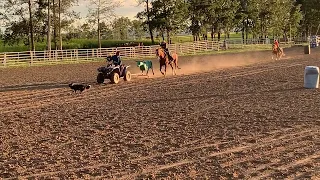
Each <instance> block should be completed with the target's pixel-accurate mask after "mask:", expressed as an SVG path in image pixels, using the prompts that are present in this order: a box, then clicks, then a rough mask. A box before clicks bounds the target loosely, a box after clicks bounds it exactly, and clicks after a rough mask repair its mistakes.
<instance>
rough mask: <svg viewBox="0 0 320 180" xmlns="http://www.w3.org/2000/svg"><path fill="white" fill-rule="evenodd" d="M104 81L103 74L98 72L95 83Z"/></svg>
mask: <svg viewBox="0 0 320 180" xmlns="http://www.w3.org/2000/svg"><path fill="white" fill-rule="evenodd" d="M103 82H104V76H103V74H102V73H99V74H98V76H97V83H99V84H102V83H103Z"/></svg>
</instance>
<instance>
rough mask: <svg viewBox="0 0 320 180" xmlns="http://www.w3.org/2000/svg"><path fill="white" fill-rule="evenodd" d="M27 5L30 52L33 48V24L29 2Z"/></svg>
mask: <svg viewBox="0 0 320 180" xmlns="http://www.w3.org/2000/svg"><path fill="white" fill-rule="evenodd" d="M28 5H29V18H30V20H29V29H30V36H31V37H30V41H31V47H30V50H31V51H34V50H35V47H34V38H33V23H32V11H31V0H29V1H28Z"/></svg>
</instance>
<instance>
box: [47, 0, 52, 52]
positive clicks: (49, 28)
mask: <svg viewBox="0 0 320 180" xmlns="http://www.w3.org/2000/svg"><path fill="white" fill-rule="evenodd" d="M50 3H51V2H50V0H48V25H47V26H48V34H47V46H48V51H51V18H50V8H51V7H50Z"/></svg>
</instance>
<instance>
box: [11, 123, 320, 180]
mask: <svg viewBox="0 0 320 180" xmlns="http://www.w3.org/2000/svg"><path fill="white" fill-rule="evenodd" d="M288 130H289V131H290V130H293V129H291V128H289V129H288ZM298 130H299V129H298ZM315 130H316V128H314V129H308V130H304V131H302V132H295V131H294V132H290V133H286V135H283V136H279V137H276V136H277V134H274V135H275V136H270V137H266V138H264V139H260V140H259V142H257V143H252V144H246V145H243V146H236V147H231V148H227V149H220V150H219V151H218V152H217V151H215V152H213V153H210V151H209V153H206V154H209V155H206V154H205V156H201V155H200V156H199V155H198V156H199V157H193V158H192V159H184V160H180V161H178V162H176V163H171V164H166V165H160V166H159V165H158V166H157V165H153V166H154V168H144V169H143V170H142V172H139V173H131V174H129V175H128V174H127V173H116V174H113V175H114V176H117V179H128V178H129V179H132V178H135V177H137V176H140V175H142V174H148V173H152V172H158V171H162V170H165V169H169V168H173V167H178V166H182V165H186V164H191V163H195V162H197V161H199V160H203V159H207V158H212V157H223V156H225V155H228V154H230V153H236V152H242V151H245V150H249V149H254V148H258V147H259V148H263V147H266V146H270V145H274V144H276V143H282V141H283V140H286V141H292V140H298V139H300V138H303V137H306V136H310V133H311V134H312V133H313V132H314V131H315ZM278 132H279V131H275V133H278ZM224 143H229V142H223V143H214V144H204V145H202V146H199V145H198V146H195V147H192V148H190V147H189V148H183V149H180V150H176V151H172V152H167V153H164V154H158V155H153V156H148V157H141V158H137V159H132V160H129V162H127V163H134V164H137V162H140V163H138V164H141V161H145V160H148V161H152V159H158V158H160V157H161V158H162V159H163V158H165V157H166V156H173V155H175V156H176V154H179V153H181V154H188V152H189V153H191V152H192V151H200V150H202V151H203V149H204V148H211V147H216V146H219V145H222V144H224ZM122 163H125V162H122ZM107 165H108V164H104V163H103V164H96V165H93V166H86V167H81V168H71V169H65V170H63V171H54V172H43V173H37V174H32V175H28V176H19V177H18V178H23V179H28V178H34V177H44V176H53V175H57V174H64V173H66V172H78V171H83V170H87V169H97V168H101V167H104V166H107ZM148 166H149V167H150V163H148ZM9 179H13V178H9Z"/></svg>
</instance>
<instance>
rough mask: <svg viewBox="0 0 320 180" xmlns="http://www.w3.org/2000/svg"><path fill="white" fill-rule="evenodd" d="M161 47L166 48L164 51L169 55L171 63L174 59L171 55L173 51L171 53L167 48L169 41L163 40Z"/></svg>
mask: <svg viewBox="0 0 320 180" xmlns="http://www.w3.org/2000/svg"><path fill="white" fill-rule="evenodd" d="M160 47H161V48H162V49H163V50H164V52H165V53H166V55H167V56H168V59H169V63H171V62H172V61H173V57H172V56H171V53H170V51H169V49H168V48H167V43H166V42H165V41H163V42H161V43H160Z"/></svg>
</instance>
